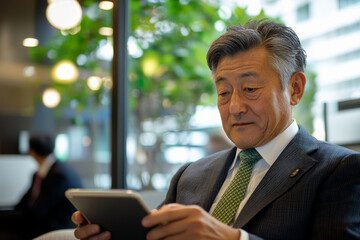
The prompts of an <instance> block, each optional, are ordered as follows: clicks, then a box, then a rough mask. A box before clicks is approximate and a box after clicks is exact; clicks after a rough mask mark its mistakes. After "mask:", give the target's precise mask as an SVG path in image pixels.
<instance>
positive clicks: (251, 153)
mask: <svg viewBox="0 0 360 240" xmlns="http://www.w3.org/2000/svg"><path fill="white" fill-rule="evenodd" d="M239 158H240V160H241V161H244V162H245V163H247V164H248V165H251V166H253V165H254V164H255V163H256V162H257V161H259V160H260V159H261V156H260V154H259V153H258V151H256V149H255V148H249V149H246V150H242V151H241V152H240V153H239Z"/></svg>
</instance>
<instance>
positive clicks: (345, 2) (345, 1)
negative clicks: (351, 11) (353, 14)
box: [338, 0, 360, 9]
mask: <svg viewBox="0 0 360 240" xmlns="http://www.w3.org/2000/svg"><path fill="white" fill-rule="evenodd" d="M358 3H360V0H338V7H339V9H343V8H347V7H350V6H352V5H354V4H358Z"/></svg>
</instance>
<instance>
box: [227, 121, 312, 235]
mask: <svg viewBox="0 0 360 240" xmlns="http://www.w3.org/2000/svg"><path fill="white" fill-rule="evenodd" d="M316 148H317V143H316V141H315V140H314V138H312V136H311V135H310V134H308V133H307V132H306V131H305V130H304V129H302V127H300V130H299V132H298V134H297V135H296V136H295V138H294V139H293V140H292V141H291V142H290V143H289V145H288V146H287V147H286V148H285V149H284V151H283V152H282V153H281V154H280V156H279V157H278V159H277V160H276V161H275V163H274V164H273V165H272V166H271V167H270V169H269V171H268V172H267V173H266V175H265V177H264V178H263V179H262V181H261V182H260V183H259V185H258V187H257V188H256V189H255V191H254V192H253V194H252V195H251V197H250V198H249V200H248V202H247V203H246V204H245V206H244V208H243V210H242V211H241V213H240V215H239V217H238V218H237V219H236V221H235V223H234V227H238V228H241V227H243V226H244V225H245V224H246V223H247V222H248V221H249V220H250V219H251V218H253V217H254V216H255V215H256V214H257V213H258V212H260V211H261V210H262V209H263V208H264V207H265V206H267V205H268V204H269V203H271V202H272V201H273V200H275V199H276V198H278V197H279V196H281V195H282V194H284V193H285V192H286V191H287V190H288V189H289V188H291V187H292V186H293V185H294V184H295V183H296V182H297V181H298V180H299V179H300V178H301V177H302V176H303V175H304V174H306V172H307V171H309V170H310V169H311V168H312V166H313V165H314V164H316V160H314V159H313V158H311V157H310V156H309V155H308V154H309V152H311V151H314V150H316Z"/></svg>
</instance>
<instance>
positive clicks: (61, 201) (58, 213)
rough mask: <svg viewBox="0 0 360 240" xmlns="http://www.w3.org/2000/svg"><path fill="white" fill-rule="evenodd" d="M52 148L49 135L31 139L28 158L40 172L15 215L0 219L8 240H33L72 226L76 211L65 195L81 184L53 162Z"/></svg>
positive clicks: (71, 170) (34, 136) (72, 175)
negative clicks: (35, 164)
mask: <svg viewBox="0 0 360 240" xmlns="http://www.w3.org/2000/svg"><path fill="white" fill-rule="evenodd" d="M54 147H55V141H54V139H53V138H52V137H51V136H50V135H47V134H35V135H32V136H31V137H30V141H29V154H30V155H31V156H32V157H33V158H34V159H35V160H36V162H37V163H38V165H39V169H38V171H37V172H36V173H35V174H34V177H33V180H32V184H31V187H30V188H29V190H28V191H27V192H26V193H25V195H24V196H23V197H22V199H21V200H20V202H19V203H18V204H17V205H16V206H15V211H12V212H7V213H3V214H4V215H2V217H1V222H2V224H5V226H4V225H2V226H1V228H5V229H7V231H6V232H7V234H8V235H11V236H12V238H11V239H15V236H14V235H19V236H17V238H16V239H32V238H34V237H36V236H39V235H41V234H43V233H46V232H49V231H52V230H56V229H63V228H71V227H73V226H74V225H73V223H72V222H71V214H72V213H73V212H74V211H75V208H74V207H73V206H72V205H71V203H70V202H69V201H68V200H67V199H66V197H65V191H66V190H67V189H68V188H80V187H81V186H82V184H81V180H80V178H79V176H78V174H77V173H76V172H75V171H74V170H73V169H72V168H70V167H69V166H68V165H67V164H65V163H62V162H60V161H58V160H56V158H55V157H54V155H53V154H52V153H53V150H54ZM5 214H6V215H5ZM0 216H1V215H0ZM5 216H6V217H5ZM1 232H4V230H3V229H2V231H0V238H2V235H1ZM8 235H7V236H8ZM4 239H6V237H4ZM8 239H10V237H9V238H8Z"/></svg>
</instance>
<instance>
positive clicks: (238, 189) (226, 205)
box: [212, 148, 261, 225]
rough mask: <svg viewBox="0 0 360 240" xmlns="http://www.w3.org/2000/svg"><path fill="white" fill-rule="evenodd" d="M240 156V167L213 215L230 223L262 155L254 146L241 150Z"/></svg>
mask: <svg viewBox="0 0 360 240" xmlns="http://www.w3.org/2000/svg"><path fill="white" fill-rule="evenodd" d="M239 158H240V166H239V169H238V171H237V173H236V174H235V177H234V178H233V180H232V181H231V182H230V184H229V186H228V187H227V188H226V190H225V193H224V194H223V195H222V197H221V199H220V201H219V202H218V204H217V205H216V207H215V209H214V211H213V213H212V216H213V217H215V218H216V219H218V220H220V221H221V222H223V223H225V224H228V225H229V224H230V223H231V222H232V221H233V220H234V217H235V214H236V212H237V210H238V208H239V205H240V202H241V201H242V200H243V199H244V196H245V193H246V190H247V187H248V185H249V181H250V177H251V173H252V169H253V166H254V165H255V163H256V162H257V161H259V160H260V159H261V156H260V154H259V153H258V152H257V151H256V150H255V149H254V148H249V149H246V150H243V151H241V152H240V154H239Z"/></svg>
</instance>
